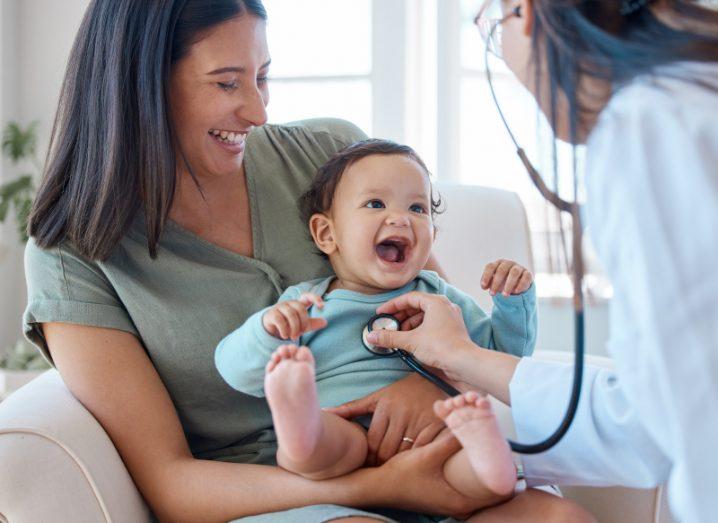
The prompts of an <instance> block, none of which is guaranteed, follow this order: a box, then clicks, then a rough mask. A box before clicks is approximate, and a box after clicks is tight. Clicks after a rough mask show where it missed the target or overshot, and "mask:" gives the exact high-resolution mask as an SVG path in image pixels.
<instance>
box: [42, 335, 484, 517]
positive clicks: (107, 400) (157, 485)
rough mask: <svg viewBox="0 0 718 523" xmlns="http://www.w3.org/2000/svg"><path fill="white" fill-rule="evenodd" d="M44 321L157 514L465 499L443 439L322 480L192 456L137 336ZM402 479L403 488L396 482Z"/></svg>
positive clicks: (56, 351) (431, 506) (73, 382)
mask: <svg viewBox="0 0 718 523" xmlns="http://www.w3.org/2000/svg"><path fill="white" fill-rule="evenodd" d="M43 331H44V335H45V338H46V340H47V343H48V346H49V348H50V351H51V354H52V357H53V360H54V362H55V364H56V365H57V368H58V370H59V371H60V374H61V375H62V378H63V380H64V381H65V383H66V384H67V386H68V388H69V389H70V391H71V392H72V393H73V395H75V397H76V398H77V399H78V400H79V401H80V402H81V403H82V404H83V405H85V407H86V408H87V409H88V410H89V411H90V412H91V413H92V414H93V416H94V417H95V418H96V419H97V420H98V421H99V423H100V424H101V425H102V426H103V428H104V429H105V431H106V432H107V434H108V435H109V436H110V438H111V439H112V441H113V443H114V445H115V446H116V448H117V450H118V452H119V453H120V455H121V457H122V459H123V461H124V462H125V464H126V466H127V468H128V470H129V472H130V474H131V476H132V478H133V480H134V481H135V483H136V484H137V486H138V488H139V489H140V492H141V493H142V495H143V496H144V498H145V499H146V500H147V502H148V503H149V505H150V506H151V508H152V510H153V511H154V513H155V514H156V515H157V516H158V517H159V518H160V519H161V520H168V521H191V522H201V521H227V520H231V519H234V518H238V517H242V516H246V515H250V514H258V513H264V512H273V511H279V510H284V509H289V508H293V507H299V506H303V505H307V504H319V503H337V504H343V505H348V506H377V505H382V504H387V505H394V506H397V507H402V508H411V509H415V510H422V511H431V512H441V513H454V514H459V513H466V512H469V511H470V510H471V509H472V508H473V507H472V506H471V502H470V500H468V499H465V498H463V497H462V496H461V495H459V494H458V493H456V492H455V491H453V490H452V489H451V488H450V487H449V486H448V484H446V483H445V482H444V480H443V477H442V474H441V471H442V467H443V462H444V461H445V460H446V459H447V458H448V456H449V455H451V453H453V452H455V451H456V448H455V447H456V445H455V444H452V443H451V442H450V443H446V442H444V443H443V444H440V443H438V442H437V443H435V444H432V445H429V446H427V447H423V448H422V449H417V450H416V451H412V452H411V453H405V454H412V456H406V457H405V458H404V459H403V460H400V461H394V460H392V462H390V463H387V464H386V465H384V466H383V467H380V468H376V469H363V470H360V471H357V472H355V473H353V474H351V475H348V476H344V477H341V478H337V479H334V480H328V481H322V482H315V481H311V480H306V479H304V478H301V477H299V476H296V475H294V474H291V473H288V472H285V471H283V470H282V469H280V468H277V467H269V466H262V465H239V464H234V463H223V462H215V461H206V460H198V459H195V458H194V457H193V456H192V454H191V453H190V450H189V447H188V445H187V442H186V440H185V437H184V433H183V431H182V426H181V425H180V422H179V419H178V416H177V413H176V411H175V409H174V406H173V404H172V401H171V399H170V397H169V394H168V393H167V390H166V389H165V387H164V385H163V384H162V381H161V379H160V377H159V375H158V374H157V372H156V370H155V368H154V366H153V365H152V363H151V361H150V359H149V358H148V356H147V354H146V353H145V351H144V349H143V348H142V346H141V345H140V343H139V341H138V340H137V338H135V337H134V336H133V335H132V334H129V333H126V332H122V331H118V330H113V329H104V328H98V327H86V326H80V325H75V324H64V323H47V324H44V325H43ZM427 467H428V468H427ZM427 471H428V472H431V473H428V472H427ZM410 478H413V479H411V481H410ZM385 480H386V481H385ZM410 482H411V483H413V486H412V489H411V490H408V491H407V490H405V489H399V488H398V487H395V485H402V484H404V485H405V484H407V483H410ZM377 484H381V485H382V488H380V489H376V488H375V487H376V485H377Z"/></svg>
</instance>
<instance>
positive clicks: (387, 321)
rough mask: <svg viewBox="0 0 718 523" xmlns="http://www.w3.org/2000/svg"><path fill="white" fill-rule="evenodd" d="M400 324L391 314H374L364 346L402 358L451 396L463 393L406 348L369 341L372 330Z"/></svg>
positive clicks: (395, 327)
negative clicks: (389, 347)
mask: <svg viewBox="0 0 718 523" xmlns="http://www.w3.org/2000/svg"><path fill="white" fill-rule="evenodd" d="M400 326H401V325H400V323H399V320H397V319H396V318H395V317H394V316H392V315H391V314H377V315H376V316H372V318H371V319H370V320H369V321H368V322H367V324H366V326H365V327H364V331H363V332H362V335H361V341H362V343H363V344H364V348H365V349H366V350H368V351H369V352H371V353H372V354H373V355H375V356H381V357H382V358H394V357H399V358H401V360H402V361H403V362H404V363H405V364H406V366H407V367H409V368H410V369H411V370H413V371H414V372H416V373H417V374H419V375H420V376H422V377H424V378H426V379H427V380H429V381H430V382H431V383H433V384H434V385H436V386H437V387H439V388H440V389H441V390H443V391H444V392H446V393H447V394H448V395H449V396H457V395H459V394H461V392H459V391H458V390H457V389H455V388H454V387H452V386H451V385H449V384H448V383H446V382H445V381H444V380H442V379H441V378H439V377H438V376H436V375H435V374H432V373H431V372H429V371H428V370H426V369H425V368H424V367H423V366H422V364H421V363H419V360H417V359H416V358H414V356H413V355H412V354H411V353H410V352H407V351H405V350H404V349H388V348H386V347H379V346H378V345H374V344H373V343H369V341H368V340H367V338H366V337H367V335H368V334H369V333H370V332H371V331H374V330H389V331H398V330H399V327H400Z"/></svg>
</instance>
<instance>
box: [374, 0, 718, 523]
mask: <svg viewBox="0 0 718 523" xmlns="http://www.w3.org/2000/svg"><path fill="white" fill-rule="evenodd" d="M486 4H494V2H486ZM700 4H701V3H700V2H693V1H680V0H658V1H655V2H650V1H645V0H626V1H621V0H611V1H609V0H606V1H601V2H596V1H595V0H571V1H566V0H510V1H501V0H497V1H496V2H495V5H494V6H493V7H497V8H499V9H500V12H499V14H498V17H497V19H496V20H494V21H492V20H488V21H487V20H486V16H487V14H486V13H490V12H491V9H490V7H492V6H489V5H485V6H484V10H483V11H482V15H481V16H480V17H479V18H480V20H479V23H481V24H488V25H489V26H491V27H500V29H501V32H499V31H498V30H495V31H493V32H492V33H491V40H492V41H491V42H488V44H489V45H492V46H493V49H494V50H495V51H499V52H502V54H503V57H504V59H505V61H506V63H507V65H508V67H509V68H510V69H511V70H512V71H513V72H514V74H515V75H516V76H517V77H518V78H519V80H520V81H521V82H522V83H523V84H524V85H525V86H526V87H527V88H528V89H529V90H530V91H531V92H532V93H533V94H534V96H535V98H536V100H537V102H538V104H539V106H540V108H541V109H542V111H543V112H544V113H545V114H546V115H547V117H548V118H549V121H551V122H552V124H553V129H554V132H555V133H556V135H557V137H558V138H560V139H562V140H566V141H569V142H571V143H574V144H576V143H583V142H585V143H586V144H587V159H586V192H587V205H586V212H587V218H588V223H589V225H590V230H591V235H592V238H593V241H594V243H595V244H596V248H597V250H598V253H599V256H600V258H601V261H602V263H603V265H604V267H605V269H606V271H607V272H608V275H609V276H610V278H611V280H612V282H613V285H614V297H613V299H612V301H611V335H610V341H609V349H610V352H611V353H612V355H613V358H614V360H615V363H616V369H617V370H616V372H615V373H614V372H609V371H606V370H599V369H596V368H590V367H589V368H586V369H585V376H584V382H583V393H582V394H583V395H582V399H581V401H580V404H579V410H578V413H577V415H576V418H575V420H574V423H573V426H572V428H571V429H570V430H569V431H568V434H567V435H566V436H565V438H564V439H563V440H562V441H561V442H560V443H559V444H558V445H557V446H555V447H554V448H553V449H551V450H550V451H548V452H546V453H544V454H538V455H534V456H523V465H524V471H525V474H526V477H527V482H528V484H529V485H540V484H551V483H559V484H563V485H569V484H573V485H597V486H598V485H624V486H629V487H653V486H655V485H658V484H660V483H662V482H664V481H666V480H670V488H669V500H670V503H671V506H672V510H673V513H674V515H676V516H677V517H678V518H679V519H680V520H681V521H686V522H709V521H716V518H718V449H716V445H718V12H716V11H714V10H711V9H709V8H706V7H701V5H700ZM702 4H708V2H702ZM477 277H478V275H477ZM505 277H506V275H503V276H499V277H498V278H494V280H493V281H491V282H484V283H485V284H486V285H489V286H491V287H493V288H498V287H499V285H500V284H501V283H503V281H501V280H503V279H504V278H505ZM497 280H498V281H497ZM418 311H421V312H423V314H417V312H418ZM378 312H381V313H402V312H403V313H404V314H407V313H408V314H409V315H412V314H414V318H415V319H417V321H416V322H414V324H413V325H411V326H413V327H414V328H413V329H412V330H408V331H405V332H388V331H383V332H375V333H373V334H374V338H373V340H371V341H372V342H373V343H378V344H379V345H382V346H388V347H401V348H404V349H406V350H409V351H411V352H413V353H414V354H415V356H417V358H418V359H420V360H421V361H423V362H424V363H426V364H429V365H432V366H435V367H439V368H441V369H442V370H443V371H444V372H445V373H446V375H447V376H448V377H449V378H450V379H451V380H453V381H455V382H457V383H458V382H463V383H465V384H467V385H469V386H471V387H472V388H478V389H482V390H484V391H486V392H488V393H489V394H491V395H493V396H495V397H497V398H498V399H500V400H502V401H504V402H506V403H508V404H511V405H512V411H513V416H514V419H515V423H516V428H517V433H518V437H519V438H518V439H519V441H521V442H525V443H533V442H536V441H538V440H542V439H543V438H545V437H546V436H547V435H549V434H550V433H552V432H553V430H554V429H555V428H556V425H557V424H558V422H559V421H560V420H561V418H562V416H563V414H564V411H565V408H566V404H567V399H568V393H569V390H570V385H571V377H572V369H571V366H566V365H562V364H556V363H549V362H542V361H537V360H534V359H531V358H525V359H522V360H519V359H514V358H512V357H509V356H506V355H504V354H500V353H497V352H494V351H488V350H484V349H481V348H477V347H476V346H475V345H473V344H472V342H471V340H470V339H469V337H468V336H467V334H466V329H465V327H464V325H463V322H462V319H461V314H460V313H459V312H457V311H456V310H455V309H454V308H453V307H452V306H451V305H450V304H449V303H448V302H447V301H446V300H445V299H444V298H442V297H440V296H428V295H424V294H419V293H412V294H407V295H405V296H402V297H399V298H397V299H395V300H393V301H392V302H389V303H387V304H385V305H384V306H383V307H382V308H380V309H379V310H378ZM422 317H423V321H421V322H420V324H419V325H418V326H417V325H416V323H419V320H420V319H421V318H422ZM407 327H408V326H407Z"/></svg>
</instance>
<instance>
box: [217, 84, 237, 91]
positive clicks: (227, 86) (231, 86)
mask: <svg viewBox="0 0 718 523" xmlns="http://www.w3.org/2000/svg"><path fill="white" fill-rule="evenodd" d="M217 85H218V86H219V87H221V88H222V89H224V90H225V91H232V90H234V89H236V88H237V82H226V83H225V82H217Z"/></svg>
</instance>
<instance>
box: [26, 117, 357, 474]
mask: <svg viewBox="0 0 718 523" xmlns="http://www.w3.org/2000/svg"><path fill="white" fill-rule="evenodd" d="M364 138H365V135H364V134H363V133H362V132H361V131H360V130H359V129H358V128H357V127H355V126H353V125H352V124H349V123H348V122H344V121H341V120H331V119H317V120H307V121H303V122H297V123H294V124H288V125H265V126H263V127H261V128H258V129H256V130H254V131H253V132H252V133H250V134H249V137H248V140H247V149H246V153H245V159H244V166H245V172H246V177H247V188H248V191H249V200H250V208H251V209H250V212H251V219H252V235H253V243H254V256H255V257H254V258H248V257H245V256H241V255H239V254H236V253H234V252H231V251H228V250H226V249H223V248H221V247H218V246H216V245H214V244H211V243H209V242H207V241H205V240H203V239H201V238H200V237H198V236H196V235H195V234H193V233H191V232H189V231H187V230H185V229H183V228H182V227H180V226H179V225H177V224H175V223H173V222H169V223H168V225H167V227H166V229H165V231H164V234H163V235H162V238H161V240H160V244H159V250H158V256H157V258H156V259H155V260H152V259H151V258H150V256H149V254H148V251H147V239H146V236H145V234H144V224H143V215H139V216H138V218H137V220H135V222H134V223H133V225H132V227H131V229H130V231H129V232H128V233H127V235H126V236H125V237H124V238H123V239H122V241H121V242H120V244H119V245H118V246H117V248H116V249H115V251H114V252H113V254H112V256H110V258H109V259H108V260H107V261H106V262H93V261H90V260H88V259H86V258H85V257H84V256H82V255H80V254H78V253H77V252H76V251H75V250H74V249H73V248H72V247H71V246H70V245H67V244H64V245H62V246H60V247H56V248H53V249H49V250H43V249H40V248H38V247H37V245H36V244H35V243H34V242H33V241H30V242H29V243H28V245H27V248H26V250H25V272H26V278H27V287H28V302H29V304H28V306H27V309H26V311H25V314H24V317H23V323H24V329H25V334H26V335H27V337H28V338H29V339H30V341H32V342H33V343H35V344H36V345H37V346H38V347H39V348H40V349H41V350H42V351H43V352H44V354H45V355H46V356H48V359H49V354H48V351H47V345H46V344H45V341H44V339H43V336H42V331H41V329H40V326H39V324H40V323H44V322H66V323H77V324H82V325H92V326H97V327H108V328H113V329H119V330H123V331H127V332H131V333H132V334H134V335H136V336H137V337H138V338H139V339H140V341H141V342H142V344H143V346H144V347H145V349H146V350H147V353H148V354H149V356H150V358H151V359H152V362H153V363H154V365H155V367H156V369H157V371H158V372H159V374H160V376H161V377H162V381H163V382H164V384H165V386H166V387H167V390H168V391H169V394H170V396H171V398H172V400H173V402H174V405H175V407H176V408H177V412H178V413H179V417H180V420H181V422H182V426H183V428H184V431H185V434H186V436H187V440H188V442H189V445H190V448H191V449H192V452H193V453H194V455H195V456H197V457H200V458H206V459H223V460H231V461H238V462H252V463H273V460H274V454H275V451H276V443H275V441H276V440H275V436H274V431H273V430H272V429H271V427H272V419H271V416H270V413H269V409H268V407H267V404H266V402H265V400H264V399H261V398H254V397H252V396H247V395H245V394H241V393H239V392H237V391H235V390H233V389H232V388H231V387H230V386H229V385H227V384H226V383H225V382H224V380H223V379H222V378H221V377H220V375H219V373H218V371H217V369H216V368H215V365H214V349H215V347H216V346H217V344H218V343H219V341H220V340H221V339H222V338H224V337H225V336H226V335H227V334H229V333H230V332H232V331H233V330H234V329H235V328H236V327H237V325H240V324H242V323H243V322H244V321H245V320H246V319H247V318H248V317H249V316H250V315H251V314H253V313H254V312H256V311H258V310H260V309H262V308H264V307H267V306H269V305H271V304H273V303H275V302H276V301H277V299H278V298H279V296H280V295H281V293H282V291H283V290H284V289H285V288H287V287H288V286H290V285H294V284H296V283H298V282H302V281H306V280H311V279H314V278H318V277H322V276H328V275H330V274H331V267H330V266H329V264H328V263H327V262H326V261H325V260H324V259H323V258H321V257H320V256H319V255H318V254H317V251H316V250H315V247H314V244H313V242H312V241H311V237H310V236H309V232H308V229H307V225H306V224H304V223H303V222H302V221H301V219H300V217H299V210H298V207H297V200H298V198H299V196H300V195H301V194H302V192H303V191H304V190H305V189H306V188H307V187H308V185H309V183H310V181H311V180H312V178H313V177H314V175H315V173H316V171H317V168H318V167H319V166H320V165H322V164H323V163H324V162H325V161H326V160H327V159H328V158H329V156H331V155H332V154H333V153H335V152H336V151H338V150H339V149H342V148H343V147H345V146H346V145H349V144H350V143H353V142H355V141H358V140H361V139H364Z"/></svg>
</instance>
